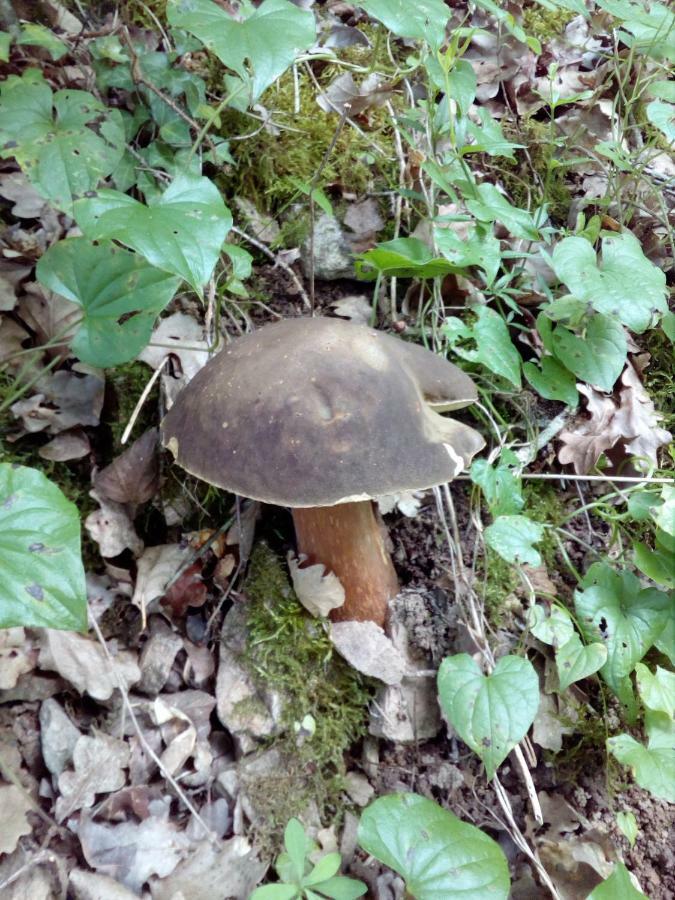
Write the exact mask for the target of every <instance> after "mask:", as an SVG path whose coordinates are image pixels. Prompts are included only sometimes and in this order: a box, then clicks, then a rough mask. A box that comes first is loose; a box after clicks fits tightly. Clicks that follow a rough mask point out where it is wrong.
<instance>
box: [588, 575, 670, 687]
mask: <svg viewBox="0 0 675 900" xmlns="http://www.w3.org/2000/svg"><path fill="white" fill-rule="evenodd" d="M583 585H584V590H581V591H575V594H574V605H575V608H576V612H577V620H578V622H579V627H580V628H581V630H582V631H583V633H584V636H585V637H586V639H587V640H588V641H589V642H591V643H603V644H605V646H606V647H607V662H606V663H605V665H604V666H603V667H602V669H601V670H600V674H601V675H602V677H603V678H604V679H605V681H606V682H607V684H608V685H609V686H610V687H611V688H612V690H613V691H614V692H615V693H621V692H622V691H623V686H622V683H621V682H622V680H623V679H625V678H626V677H627V676H628V675H630V673H631V672H632V671H633V669H634V668H635V664H636V663H638V662H639V661H640V660H641V659H642V657H643V656H644V655H645V653H646V652H647V651H648V650H649V648H650V647H651V646H652V645H653V644H654V642H655V641H656V639H657V638H658V637H659V635H660V634H661V632H662V631H663V629H664V628H665V626H666V622H667V620H668V617H669V614H670V610H671V603H670V600H669V599H668V597H667V596H666V594H664V593H662V592H661V591H658V590H656V588H643V587H642V585H641V584H640V582H639V580H638V579H637V578H636V576H635V575H633V574H632V572H615V571H614V570H613V569H611V568H610V567H609V566H608V565H606V564H605V563H595V564H594V565H593V566H591V568H590V569H589V570H588V573H587V575H586V578H585V579H584V582H583Z"/></svg>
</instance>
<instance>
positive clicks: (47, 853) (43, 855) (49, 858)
mask: <svg viewBox="0 0 675 900" xmlns="http://www.w3.org/2000/svg"><path fill="white" fill-rule="evenodd" d="M64 831H65V829H64ZM55 862H56V854H55V853H52V852H51V850H42V851H41V852H40V853H36V854H35V856H31V857H30V859H29V860H28V862H25V863H24V864H23V865H22V866H20V867H19V868H18V869H17V870H16V872H13V873H12V874H11V875H9V876H8V877H7V878H5V880H4V881H0V891H4V890H5V888H8V887H9V886H10V884H13V883H14V882H15V881H18V880H19V878H21V877H22V876H23V875H25V874H26V872H30V870H31V869H34V868H35V866H41V865H42V863H49V864H50V865H53V864H54V863H55ZM22 893H23V892H22Z"/></svg>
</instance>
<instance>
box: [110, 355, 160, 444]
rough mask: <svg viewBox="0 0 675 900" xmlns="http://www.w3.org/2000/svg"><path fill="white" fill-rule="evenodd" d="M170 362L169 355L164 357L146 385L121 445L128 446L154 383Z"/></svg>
mask: <svg viewBox="0 0 675 900" xmlns="http://www.w3.org/2000/svg"><path fill="white" fill-rule="evenodd" d="M168 361H169V355H168V353H167V355H166V356H165V357H164V359H163V360H162V361H161V363H160V364H159V365H158V366H157V368H156V369H155V371H154V372H153V373H152V375H151V376H150V379H149V381H148V383H147V384H146V386H145V387H144V388H143V393H142V394H141V396H140V397H139V398H138V402H137V403H136V406H134V410H133V412H132V413H131V416H130V417H129V421H128V422H127V426H126V428H125V429H124V432H123V434H122V437H121V439H120V444H126V442H127V441H128V440H129V435H130V434H131V431H132V429H133V427H134V425H135V424H136V419H137V418H138V416H139V414H140V411H141V409H142V408H143V404H144V403H145V401H146V400H147V399H148V397H149V395H150V391H151V390H152V388H153V385H154V383H155V382H156V381H157V379H158V378H159V376H160V375H161V374H162V369H163V368H164V366H165V365H166V364H167V363H168Z"/></svg>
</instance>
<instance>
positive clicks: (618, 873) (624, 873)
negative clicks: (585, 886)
mask: <svg viewBox="0 0 675 900" xmlns="http://www.w3.org/2000/svg"><path fill="white" fill-rule="evenodd" d="M645 896H646V895H645V894H643V893H642V891H638V890H637V889H636V888H635V887H634V886H633V882H632V881H631V880H630V875H629V874H628V869H627V868H626V866H625V865H624V864H623V863H622V862H619V863H617V864H616V865H615V866H614V871H613V872H612V874H611V875H610V876H609V878H606V879H605V880H604V881H603V882H602V883H601V884H599V885H598V886H597V887H596V888H594V889H593V890H592V891H591V893H590V894H589V895H588V897H587V898H586V900H638V898H639V897H643V898H644V897H645Z"/></svg>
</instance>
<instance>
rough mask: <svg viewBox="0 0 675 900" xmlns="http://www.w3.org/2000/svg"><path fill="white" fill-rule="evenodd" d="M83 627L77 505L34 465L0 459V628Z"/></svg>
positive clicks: (84, 604)
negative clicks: (16, 464)
mask: <svg viewBox="0 0 675 900" xmlns="http://www.w3.org/2000/svg"><path fill="white" fill-rule="evenodd" d="M21 625H23V626H30V627H33V628H60V629H64V630H69V631H86V629H87V593H86V589H85V583H84V569H83V567H82V555H81V551H80V516H79V513H78V511H77V508H76V507H75V506H74V504H72V503H71V502H70V501H69V500H66V498H65V497H64V496H63V494H62V493H61V491H60V490H59V489H58V488H57V486H56V485H55V484H53V483H52V482H51V481H49V479H47V478H45V476H44V475H43V474H42V473H41V472H39V471H38V470H37V469H29V468H26V467H24V466H14V465H10V464H9V463H0V628H12V627H15V626H21Z"/></svg>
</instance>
